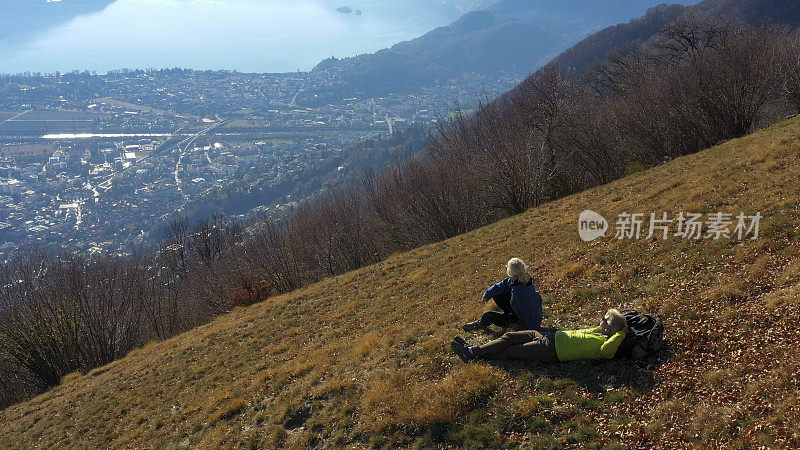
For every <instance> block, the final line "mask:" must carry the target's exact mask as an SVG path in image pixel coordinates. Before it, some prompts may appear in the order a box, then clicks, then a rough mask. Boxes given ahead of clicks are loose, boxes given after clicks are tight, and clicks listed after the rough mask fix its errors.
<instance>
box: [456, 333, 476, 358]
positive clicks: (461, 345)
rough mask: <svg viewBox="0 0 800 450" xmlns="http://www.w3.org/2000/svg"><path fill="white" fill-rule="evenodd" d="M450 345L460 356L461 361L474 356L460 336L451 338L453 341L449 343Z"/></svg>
mask: <svg viewBox="0 0 800 450" xmlns="http://www.w3.org/2000/svg"><path fill="white" fill-rule="evenodd" d="M450 347H451V348H452V349H453V351H454V352H455V353H456V355H458V357H459V358H461V361H464V362H465V363H468V362H470V361H472V360H473V359H475V356H474V355H473V354H472V353H471V352H470V351H469V350H468V347H467V346H466V342H464V340H463V339H461V338H455V339H453V342H451V343H450Z"/></svg>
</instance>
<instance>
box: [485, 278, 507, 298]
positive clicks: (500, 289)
mask: <svg viewBox="0 0 800 450" xmlns="http://www.w3.org/2000/svg"><path fill="white" fill-rule="evenodd" d="M510 289H511V286H510V284H509V283H508V278H506V279H505V280H503V281H500V282H498V283H497V284H495V285H494V286H492V287H490V288H489V289H487V290H486V292H484V293H483V301H484V302H488V301H489V299H490V298H494V297H496V296H498V295H501V294H505V293H507V292H508V291H509V290H510Z"/></svg>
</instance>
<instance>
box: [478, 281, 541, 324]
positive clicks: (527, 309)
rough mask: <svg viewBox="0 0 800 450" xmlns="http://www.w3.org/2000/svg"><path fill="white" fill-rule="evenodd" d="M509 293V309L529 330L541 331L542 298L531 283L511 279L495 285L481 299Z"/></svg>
mask: <svg viewBox="0 0 800 450" xmlns="http://www.w3.org/2000/svg"><path fill="white" fill-rule="evenodd" d="M509 292H511V309H512V310H513V311H514V314H515V315H516V316H517V318H519V319H520V320H521V321H523V322H524V323H525V325H526V326H527V327H528V329H530V330H541V329H542V296H541V294H539V292H538V291H536V286H534V285H533V281H529V282H528V283H527V284H522V283H520V282H517V281H516V280H515V279H514V278H513V277H510V278H506V279H505V280H503V281H501V282H499V283H497V284H495V285H494V286H492V287H490V288H489V289H487V290H486V292H485V293H484V294H483V298H484V299H486V300H488V299H490V298H493V297H496V296H498V295H504V294H508V293H509Z"/></svg>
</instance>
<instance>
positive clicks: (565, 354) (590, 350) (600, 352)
mask: <svg viewBox="0 0 800 450" xmlns="http://www.w3.org/2000/svg"><path fill="white" fill-rule="evenodd" d="M624 339H625V332H624V331H618V332H617V333H615V334H614V335H613V336H611V337H606V336H605V335H603V334H600V329H599V328H597V327H595V328H586V329H585V330H569V331H556V354H557V355H558V359H559V361H572V360H575V359H601V358H606V359H611V358H613V357H614V354H615V353H617V349H618V348H619V344H621V343H622V341H623V340H624Z"/></svg>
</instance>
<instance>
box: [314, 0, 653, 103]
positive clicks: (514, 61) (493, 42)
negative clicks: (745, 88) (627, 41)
mask: <svg viewBox="0 0 800 450" xmlns="http://www.w3.org/2000/svg"><path fill="white" fill-rule="evenodd" d="M659 1H660V0H643V1H636V2H630V1H624V0H609V1H605V2H598V1H596V0H576V1H571V2H564V1H555V0H501V1H498V2H496V3H494V4H493V5H492V6H490V7H489V8H487V9H485V10H481V11H472V12H469V13H467V14H465V15H464V16H462V17H461V18H460V19H459V20H457V21H456V22H454V23H453V24H451V25H449V26H446V27H440V28H437V29H435V30H433V31H431V32H429V33H427V34H425V35H424V36H422V37H420V38H417V39H414V40H411V41H407V42H402V43H399V44H397V45H395V46H393V47H391V48H389V49H385V50H381V51H379V52H377V53H374V54H368V55H360V56H356V57H352V58H345V59H335V58H331V59H328V60H325V61H323V62H321V63H320V64H319V65H318V66H317V67H316V68H315V69H314V70H315V71H327V72H329V74H330V75H331V77H332V84H331V86H330V87H329V88H327V89H323V90H317V91H313V92H312V91H308V92H305V93H304V94H302V95H301V96H300V98H301V101H303V100H305V101H307V102H308V101H313V99H314V95H316V96H317V101H328V100H332V99H333V100H335V99H337V98H341V97H343V96H353V95H355V96H361V95H365V94H374V93H377V92H382V91H387V90H397V89H405V88H409V87H415V86H416V87H419V86H423V85H427V84H431V83H435V82H437V81H442V80H444V79H446V78H448V77H453V76H456V75H458V74H462V73H467V72H478V73H488V72H493V71H513V72H517V73H519V74H527V73H530V72H532V71H533V70H535V69H536V68H537V67H538V66H540V65H541V64H544V63H545V62H547V61H548V60H549V59H550V58H552V57H553V56H555V55H557V54H558V52H559V51H562V50H563V49H565V48H567V47H569V46H570V45H572V44H573V43H574V42H576V41H577V40H578V39H580V38H581V37H582V36H585V35H587V34H588V33H590V32H592V31H593V30H596V29H599V28H602V27H603V26H607V25H609V24H612V23H617V22H619V21H623V20H628V19H630V18H631V17H636V16H638V15H641V14H643V13H644V12H645V11H646V9H647V7H649V6H653V5H655V4H658V2H659Z"/></svg>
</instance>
